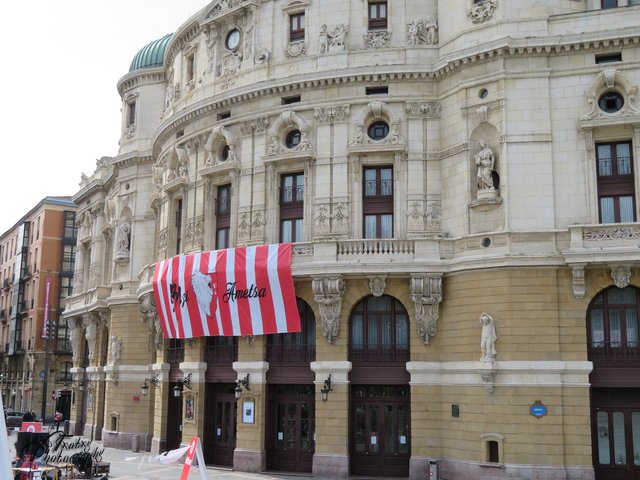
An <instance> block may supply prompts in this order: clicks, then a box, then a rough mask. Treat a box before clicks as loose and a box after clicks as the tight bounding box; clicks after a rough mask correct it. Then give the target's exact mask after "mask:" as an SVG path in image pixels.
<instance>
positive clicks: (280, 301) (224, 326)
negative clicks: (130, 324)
mask: <svg viewBox="0 0 640 480" xmlns="http://www.w3.org/2000/svg"><path fill="white" fill-rule="evenodd" d="M153 293H154V296H155V300H156V307H157V309H158V315H159V317H160V325H161V326H162V331H163V333H164V337H165V338H193V337H203V336H206V337H209V336H251V335H266V334H270V333H286V332H299V331H300V330H301V328H300V316H299V314H298V308H297V304H296V294H295V290H294V288H293V278H292V276H291V244H290V243H282V244H274V245H261V246H256V247H241V248H228V249H226V250H215V251H211V252H202V253H195V254H191V255H179V256H176V257H173V258H170V259H168V260H163V261H161V262H158V263H157V264H156V269H155V273H154V276H153Z"/></svg>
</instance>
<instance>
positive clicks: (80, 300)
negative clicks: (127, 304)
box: [64, 286, 111, 317]
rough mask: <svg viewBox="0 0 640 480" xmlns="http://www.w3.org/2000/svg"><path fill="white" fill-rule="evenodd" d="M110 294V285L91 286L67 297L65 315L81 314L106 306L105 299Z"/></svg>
mask: <svg viewBox="0 0 640 480" xmlns="http://www.w3.org/2000/svg"><path fill="white" fill-rule="evenodd" d="M110 296H111V287H105V286H101V287H93V288H90V289H89V290H85V291H84V292H80V293H76V294H74V295H72V296H70V297H68V298H67V306H66V308H65V312H64V315H65V317H70V316H74V315H81V314H83V313H86V312H88V311H90V310H96V309H103V308H107V299H108V298H109V297H110Z"/></svg>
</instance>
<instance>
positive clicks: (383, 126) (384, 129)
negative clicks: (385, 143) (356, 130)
mask: <svg viewBox="0 0 640 480" xmlns="http://www.w3.org/2000/svg"><path fill="white" fill-rule="evenodd" d="M367 133H368V134H369V138H370V139H371V140H383V139H385V138H387V135H389V124H388V123H387V122H373V123H372V124H371V125H369V130H368V131H367Z"/></svg>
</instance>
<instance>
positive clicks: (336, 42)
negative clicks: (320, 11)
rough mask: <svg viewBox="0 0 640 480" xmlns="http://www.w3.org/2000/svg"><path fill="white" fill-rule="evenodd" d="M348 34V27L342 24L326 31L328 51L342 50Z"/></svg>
mask: <svg viewBox="0 0 640 480" xmlns="http://www.w3.org/2000/svg"><path fill="white" fill-rule="evenodd" d="M323 26H324V25H323ZM348 32H349V27H347V26H345V25H344V24H342V23H339V24H338V25H336V26H335V27H333V28H332V29H330V30H328V31H327V36H328V37H329V51H331V52H337V51H340V50H344V40H345V37H346V36H347V33H348Z"/></svg>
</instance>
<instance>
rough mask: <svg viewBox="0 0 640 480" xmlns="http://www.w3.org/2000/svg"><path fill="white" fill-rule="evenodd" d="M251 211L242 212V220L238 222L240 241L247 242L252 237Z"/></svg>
mask: <svg viewBox="0 0 640 480" xmlns="http://www.w3.org/2000/svg"><path fill="white" fill-rule="evenodd" d="M250 215H251V214H250V213H249V212H242V213H241V214H240V221H239V222H238V242H240V243H246V242H248V241H249V238H250V237H251V217H250Z"/></svg>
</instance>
